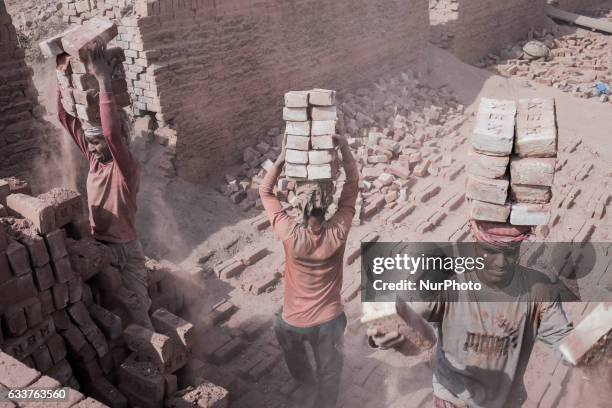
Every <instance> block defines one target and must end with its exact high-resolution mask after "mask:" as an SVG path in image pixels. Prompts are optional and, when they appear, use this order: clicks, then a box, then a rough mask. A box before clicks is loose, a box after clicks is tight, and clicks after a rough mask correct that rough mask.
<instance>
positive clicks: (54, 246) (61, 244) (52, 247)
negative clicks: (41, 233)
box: [45, 212, 68, 260]
mask: <svg viewBox="0 0 612 408" xmlns="http://www.w3.org/2000/svg"><path fill="white" fill-rule="evenodd" d="M56 219H57V212H56ZM45 243H46V244H47V249H48V250H49V255H50V256H51V259H53V260H55V259H60V258H63V257H65V256H66V255H68V250H67V249H66V232H65V231H64V230H62V229H57V230H55V231H52V232H50V233H48V234H47V235H45Z"/></svg>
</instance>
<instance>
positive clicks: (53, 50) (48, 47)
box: [38, 26, 79, 58]
mask: <svg viewBox="0 0 612 408" xmlns="http://www.w3.org/2000/svg"><path fill="white" fill-rule="evenodd" d="M78 29H79V26H74V27H71V28H69V29H68V30H66V31H64V32H63V33H61V34H58V35H56V36H53V37H51V38H49V39H47V40H44V41H41V42H40V43H39V44H38V45H39V47H40V50H41V51H42V53H43V55H44V56H45V57H46V58H51V57H56V56H58V55H60V54H62V53H63V52H64V48H63V47H62V37H64V36H65V35H67V34H69V33H71V32H73V31H76V30H78Z"/></svg>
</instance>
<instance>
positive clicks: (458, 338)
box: [368, 221, 572, 408]
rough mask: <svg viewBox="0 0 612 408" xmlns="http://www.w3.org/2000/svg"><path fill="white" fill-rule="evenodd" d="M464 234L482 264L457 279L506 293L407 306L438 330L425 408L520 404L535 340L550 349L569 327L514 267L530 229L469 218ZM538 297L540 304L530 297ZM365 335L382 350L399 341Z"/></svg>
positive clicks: (547, 295)
mask: <svg viewBox="0 0 612 408" xmlns="http://www.w3.org/2000/svg"><path fill="white" fill-rule="evenodd" d="M471 230H472V233H473V235H474V237H475V238H476V243H475V251H476V253H475V256H479V257H483V258H484V259H485V267H484V268H483V269H482V270H474V271H473V273H465V274H463V275H460V276H459V275H458V276H457V279H458V280H472V281H477V282H479V283H481V284H482V286H483V287H487V288H489V289H492V291H493V292H495V291H496V290H497V291H499V293H501V294H505V295H506V296H501V295H500V296H499V299H504V300H503V301H495V299H497V298H496V297H493V298H491V297H489V298H487V299H486V300H484V299H482V298H481V296H483V294H481V293H479V292H478V291H475V290H470V291H465V292H459V293H457V294H456V295H457V297H455V298H453V299H452V301H449V300H448V299H443V297H442V298H438V299H441V300H440V301H436V302H429V303H426V302H408V306H410V307H411V308H412V309H413V310H415V311H416V312H417V313H418V314H420V315H421V316H422V317H423V318H424V319H426V320H427V321H429V322H432V323H435V324H436V326H437V330H438V344H437V346H436V351H435V367H434V374H433V394H434V403H433V406H434V407H435V408H458V407H470V408H473V407H474V408H475V407H478V408H506V407H520V406H522V404H523V402H524V401H525V400H526V392H525V388H524V384H523V376H524V374H525V370H526V368H527V363H528V362H529V357H530V355H531V352H532V350H533V346H534V344H535V342H536V340H540V341H542V342H543V343H545V344H546V345H548V346H550V347H555V346H556V345H557V344H558V343H559V342H560V341H561V340H562V339H563V338H565V336H567V335H568V334H569V332H570V331H571V330H572V324H571V323H570V322H569V320H568V318H567V316H566V314H565V312H564V310H563V307H562V305H561V303H560V302H558V301H554V300H553V299H552V298H553V297H554V296H551V292H544V291H543V290H540V293H539V294H538V293H537V292H538V286H541V285H538V284H537V283H535V284H534V282H535V281H534V280H533V279H532V276H533V273H536V274H537V272H536V271H533V270H530V269H527V268H524V267H522V266H520V265H519V264H518V263H517V258H518V254H519V249H520V245H521V242H523V241H524V240H526V239H527V238H528V237H529V235H530V233H531V227H521V226H513V225H509V224H505V223H492V222H480V221H471ZM540 289H542V288H541V287H540ZM544 290H546V289H544ZM445 295H448V294H444V293H443V294H442V296H445ZM508 296H509V297H508ZM538 296H539V299H540V300H542V299H543V300H547V301H545V302H543V301H540V300H536V299H538ZM508 299H512V300H511V301H509V300H508ZM551 300H552V301H551ZM368 336H369V342H370V344H371V345H372V346H373V347H380V348H382V349H384V348H389V347H395V346H397V345H399V344H401V343H402V338H401V336H398V334H397V333H395V335H393V336H390V335H389V333H381V332H380V330H379V329H378V328H370V329H368Z"/></svg>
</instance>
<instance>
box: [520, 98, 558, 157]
mask: <svg viewBox="0 0 612 408" xmlns="http://www.w3.org/2000/svg"><path fill="white" fill-rule="evenodd" d="M514 151H515V153H516V154H517V155H519V156H521V157H554V156H556V154H557V127H556V121H555V103H554V99H552V98H535V99H521V100H519V109H518V116H517V123H516V143H515V145H514Z"/></svg>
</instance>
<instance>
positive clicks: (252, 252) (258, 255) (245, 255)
mask: <svg viewBox="0 0 612 408" xmlns="http://www.w3.org/2000/svg"><path fill="white" fill-rule="evenodd" d="M269 253H270V251H269V250H268V248H267V247H266V246H264V245H260V246H256V247H255V248H251V249H248V250H246V251H243V252H241V253H240V254H239V255H238V256H237V258H240V261H241V262H242V263H243V264H245V265H247V266H249V265H253V264H255V263H257V261H259V260H261V259H263V258H265V257H266V255H268V254H269Z"/></svg>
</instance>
